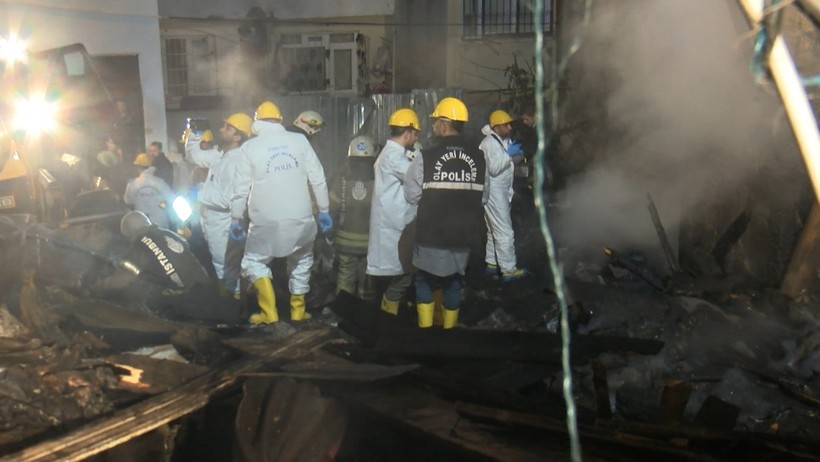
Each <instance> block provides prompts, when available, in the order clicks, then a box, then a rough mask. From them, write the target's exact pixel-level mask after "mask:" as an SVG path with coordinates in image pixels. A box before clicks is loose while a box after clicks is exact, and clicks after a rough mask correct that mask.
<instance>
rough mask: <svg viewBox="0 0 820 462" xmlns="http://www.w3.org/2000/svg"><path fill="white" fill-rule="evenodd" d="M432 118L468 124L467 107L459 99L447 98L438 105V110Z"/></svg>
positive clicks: (431, 115)
mask: <svg viewBox="0 0 820 462" xmlns="http://www.w3.org/2000/svg"><path fill="white" fill-rule="evenodd" d="M430 117H434V118H439V117H442V118H445V119H450V120H454V121H456V122H467V119H468V115H467V106H465V105H464V103H463V102H461V100H460V99H458V98H453V97H447V98H444V99H442V100H441V101H439V102H438V104H436V109H435V110H434V111H433V113H432V114H430Z"/></svg>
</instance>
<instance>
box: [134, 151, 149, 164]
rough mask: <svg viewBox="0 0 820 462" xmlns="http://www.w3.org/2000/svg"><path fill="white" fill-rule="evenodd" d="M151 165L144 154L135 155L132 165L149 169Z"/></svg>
mask: <svg viewBox="0 0 820 462" xmlns="http://www.w3.org/2000/svg"><path fill="white" fill-rule="evenodd" d="M153 163H154V162H153V161H152V160H151V158H150V157H149V156H148V154H146V153H144V152H141V153H139V154H137V157H135V158H134V165H139V166H140V167H150V166H151V165H152V164H153Z"/></svg>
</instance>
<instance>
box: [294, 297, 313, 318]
mask: <svg viewBox="0 0 820 462" xmlns="http://www.w3.org/2000/svg"><path fill="white" fill-rule="evenodd" d="M306 319H310V313H306V312H305V294H291V296H290V320H291V321H304V320H306Z"/></svg>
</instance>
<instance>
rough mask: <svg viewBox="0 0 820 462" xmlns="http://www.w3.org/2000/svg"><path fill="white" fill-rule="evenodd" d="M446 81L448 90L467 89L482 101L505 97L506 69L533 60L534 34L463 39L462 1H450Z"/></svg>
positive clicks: (448, 0) (448, 1) (448, 9)
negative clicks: (481, 95) (480, 93)
mask: <svg viewBox="0 0 820 462" xmlns="http://www.w3.org/2000/svg"><path fill="white" fill-rule="evenodd" d="M447 5H448V8H447V24H448V25H447V27H446V28H445V30H446V34H447V52H446V53H447V77H446V78H447V82H446V86H448V87H459V88H464V90H465V91H467V92H468V93H475V92H483V93H485V95H484V97H483V98H482V97H480V95H474V97H477V98H479V99H480V100H482V101H486V102H490V101H489V100H492V99H501V100H504V99H506V98H504V97H503V95H500V94H499V93H498V92H499V91H500V90H504V89H506V88H507V78H506V77H505V76H504V69H505V68H506V67H507V66H510V65H512V64H513V63H514V61H515V59H517V60H518V65H519V66H524V65H525V62H526V61H529V60H531V59H532V57H533V47H534V45H535V39H534V36H533V35H521V36H513V35H506V36H498V35H495V36H493V35H488V36H485V37H483V38H481V39H464V38H463V37H462V35H463V26H462V24H463V21H464V16H463V15H464V8H463V2H462V0H447Z"/></svg>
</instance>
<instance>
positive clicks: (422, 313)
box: [416, 302, 435, 328]
mask: <svg viewBox="0 0 820 462" xmlns="http://www.w3.org/2000/svg"><path fill="white" fill-rule="evenodd" d="M434 306H435V302H430V303H416V310H418V313H419V327H421V328H428V327H433V310H434Z"/></svg>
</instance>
